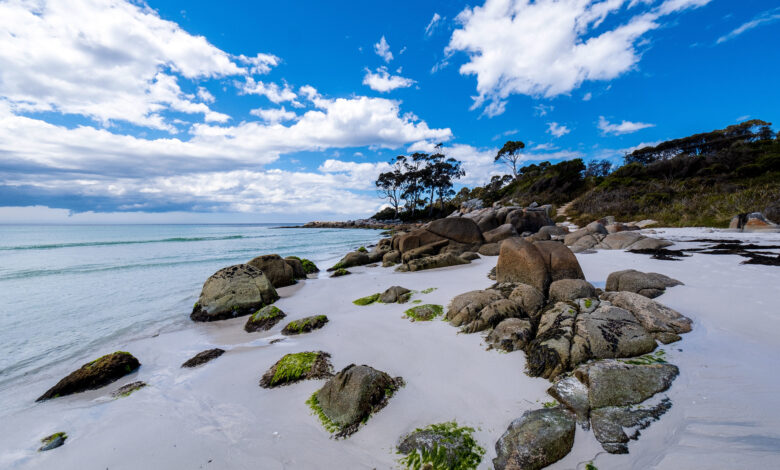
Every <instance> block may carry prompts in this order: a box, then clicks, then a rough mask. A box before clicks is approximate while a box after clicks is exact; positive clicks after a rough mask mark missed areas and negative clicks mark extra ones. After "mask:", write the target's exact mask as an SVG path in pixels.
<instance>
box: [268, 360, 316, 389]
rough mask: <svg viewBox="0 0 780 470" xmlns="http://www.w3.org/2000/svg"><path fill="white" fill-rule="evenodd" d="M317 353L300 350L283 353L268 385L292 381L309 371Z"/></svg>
mask: <svg viewBox="0 0 780 470" xmlns="http://www.w3.org/2000/svg"><path fill="white" fill-rule="evenodd" d="M318 357H319V354H318V353H316V352H300V353H295V354H287V355H285V356H284V357H283V358H282V359H281V360H280V361H279V362H278V363H277V364H276V371H275V372H274V376H273V378H272V379H271V382H270V385H271V386H274V385H278V384H280V383H287V382H293V381H295V380H298V379H300V378H301V376H302V375H303V374H305V373H307V372H309V371H310V370H311V368H312V366H313V365H314V363H315V362H316V361H317V358H318Z"/></svg>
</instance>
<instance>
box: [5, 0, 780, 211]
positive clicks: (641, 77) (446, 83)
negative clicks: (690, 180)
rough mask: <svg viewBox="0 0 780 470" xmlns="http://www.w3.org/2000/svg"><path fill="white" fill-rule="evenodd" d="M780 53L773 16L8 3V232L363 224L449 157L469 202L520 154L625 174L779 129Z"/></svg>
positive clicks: (157, 0) (554, 2)
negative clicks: (510, 151)
mask: <svg viewBox="0 0 780 470" xmlns="http://www.w3.org/2000/svg"><path fill="white" fill-rule="evenodd" d="M737 5H738V7H739V8H735V7H736V6H737ZM779 39H780V7H778V3H777V2H776V1H769V0H743V1H741V2H738V3H736V2H733V1H726V0H600V1H591V0H536V1H528V0H477V1H475V2H453V1H447V2H437V1H428V0H418V1H415V2H407V1H400V2H395V3H393V4H384V3H380V2H358V1H353V2H347V1H341V0H332V1H329V2H322V1H296V2H258V1H232V2H213V1H198V0H191V1H188V2H181V1H163V0H149V1H148V2H142V1H126V0H0V223H3V222H6V223H9V222H10V223H25V222H35V223H46V222H51V223H254V222H302V221H308V220H345V219H353V218H363V217H367V216H370V215H371V214H373V213H374V212H376V211H377V210H378V209H379V208H380V207H381V205H382V204H383V201H382V200H381V199H380V198H379V197H378V195H377V193H376V191H375V187H374V181H375V179H376V176H377V175H378V174H379V173H380V172H381V171H384V170H386V169H387V168H388V163H387V162H388V161H390V160H391V159H392V158H394V157H395V156H397V155H408V154H410V153H412V152H415V151H431V150H432V149H433V146H434V145H435V144H436V143H439V142H442V143H444V150H445V153H446V154H447V155H448V156H451V157H454V158H457V159H459V160H461V161H462V162H463V168H464V170H465V171H466V175H465V177H464V178H462V179H461V180H460V181H459V182H458V186H459V187H460V186H462V185H466V186H474V185H481V184H484V183H486V182H487V181H488V180H489V179H490V177H491V176H492V175H496V174H503V173H506V172H507V169H506V168H502V167H501V166H500V165H497V164H495V163H494V161H493V157H494V156H495V154H496V151H497V150H498V148H500V147H501V145H503V143H504V142H505V141H506V140H521V141H523V142H525V144H526V149H525V151H524V157H523V160H524V163H526V164H527V163H534V162H539V161H544V160H548V161H551V162H558V161H562V160H565V159H572V158H583V159H584V160H585V161H586V162H587V161H589V160H593V159H609V160H610V161H613V162H614V163H616V164H619V163H620V161H621V159H622V156H623V155H624V154H625V152H628V151H631V149H634V148H638V147H640V146H643V145H652V144H654V143H658V142H661V141H663V140H667V139H672V138H677V137H683V136H686V135H690V134H693V133H697V132H704V131H709V130H713V129H719V128H723V127H725V126H728V125H731V124H735V123H737V122H740V121H743V120H746V119H763V120H766V121H770V122H774V123H776V124H777V123H778V121H780V115H778V113H780V86H779V85H780V81H778V79H777V77H778V75H780V47H778V44H780V41H779ZM774 127H775V129H777V128H778V127H779V126H778V125H775V126H774Z"/></svg>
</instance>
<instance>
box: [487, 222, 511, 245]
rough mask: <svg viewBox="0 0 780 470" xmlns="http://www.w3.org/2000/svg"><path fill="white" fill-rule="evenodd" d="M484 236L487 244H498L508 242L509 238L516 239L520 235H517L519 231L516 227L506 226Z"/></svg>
mask: <svg viewBox="0 0 780 470" xmlns="http://www.w3.org/2000/svg"><path fill="white" fill-rule="evenodd" d="M483 235H484V237H485V243H496V242H500V241H502V240H506V239H507V238H511V237H516V236H518V235H519V234H518V233H517V230H515V227H514V225H512V224H504V225H501V226H499V227H497V228H496V229H494V230H490V231H489V232H484V233H483Z"/></svg>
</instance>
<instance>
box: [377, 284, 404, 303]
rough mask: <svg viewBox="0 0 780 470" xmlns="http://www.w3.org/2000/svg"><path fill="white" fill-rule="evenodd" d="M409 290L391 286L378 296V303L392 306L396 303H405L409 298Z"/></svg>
mask: <svg viewBox="0 0 780 470" xmlns="http://www.w3.org/2000/svg"><path fill="white" fill-rule="evenodd" d="M411 292H412V291H411V290H409V289H407V288H406V287H401V286H392V287H388V288H387V290H385V291H384V292H382V295H380V296H379V301H380V302H382V303H383V304H392V303H396V302H398V303H399V304H402V303H405V302H407V301H408V300H409V298H410V297H411Z"/></svg>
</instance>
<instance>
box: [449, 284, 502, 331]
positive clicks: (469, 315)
mask: <svg viewBox="0 0 780 470" xmlns="http://www.w3.org/2000/svg"><path fill="white" fill-rule="evenodd" d="M503 298H504V297H503V296H502V295H501V292H499V291H496V290H491V289H488V290H475V291H471V292H466V293H464V294H460V295H458V296H456V297H455V298H454V299H452V301H450V305H449V306H448V308H447V320H449V322H450V323H451V324H452V325H453V326H461V325H465V324H468V323H471V322H473V321H474V320H476V319H477V318H478V317H479V313H480V312H481V311H482V309H483V308H485V307H487V306H488V305H490V304H491V303H493V302H495V301H497V300H501V299H503Z"/></svg>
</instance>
